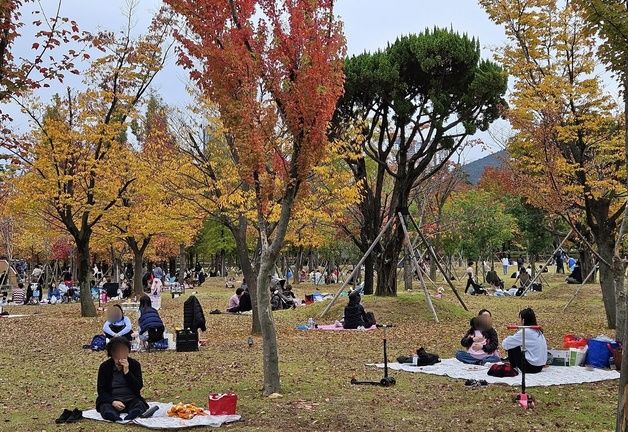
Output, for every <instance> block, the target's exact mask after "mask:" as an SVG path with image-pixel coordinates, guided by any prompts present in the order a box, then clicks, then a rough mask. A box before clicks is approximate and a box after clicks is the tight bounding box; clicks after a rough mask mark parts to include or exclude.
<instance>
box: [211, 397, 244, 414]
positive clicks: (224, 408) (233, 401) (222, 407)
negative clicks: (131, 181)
mask: <svg viewBox="0 0 628 432" xmlns="http://www.w3.org/2000/svg"><path fill="white" fill-rule="evenodd" d="M237 405H238V395H236V394H235V393H225V394H210V395H209V400H208V402H207V407H208V408H209V413H210V414H211V415H216V416H217V415H234V414H235V413H236V411H237Z"/></svg>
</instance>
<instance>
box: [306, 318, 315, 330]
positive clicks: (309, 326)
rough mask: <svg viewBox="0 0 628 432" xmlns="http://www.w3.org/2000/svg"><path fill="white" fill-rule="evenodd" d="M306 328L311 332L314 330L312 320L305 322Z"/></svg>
mask: <svg viewBox="0 0 628 432" xmlns="http://www.w3.org/2000/svg"><path fill="white" fill-rule="evenodd" d="M307 328H309V329H310V330H312V329H313V328H314V318H308V320H307Z"/></svg>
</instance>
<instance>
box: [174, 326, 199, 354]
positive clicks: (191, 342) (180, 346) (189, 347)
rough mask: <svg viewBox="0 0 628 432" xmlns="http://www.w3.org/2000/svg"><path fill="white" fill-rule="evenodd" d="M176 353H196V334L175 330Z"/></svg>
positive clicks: (189, 331)
mask: <svg viewBox="0 0 628 432" xmlns="http://www.w3.org/2000/svg"><path fill="white" fill-rule="evenodd" d="M176 346H177V352H190V351H198V333H196V332H193V331H191V330H187V329H186V330H177V345H176Z"/></svg>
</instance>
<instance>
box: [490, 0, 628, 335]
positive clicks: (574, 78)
mask: <svg viewBox="0 0 628 432" xmlns="http://www.w3.org/2000/svg"><path fill="white" fill-rule="evenodd" d="M480 3H481V4H482V5H483V6H484V8H485V9H486V10H487V12H488V14H489V16H490V17H491V19H492V20H493V21H495V22H496V23H497V24H500V25H503V26H504V28H505V30H506V35H507V36H508V39H509V42H508V44H507V45H506V46H505V47H504V48H503V49H501V50H500V51H499V53H498V58H499V59H500V60H501V61H502V62H503V63H504V64H505V65H506V66H507V67H508V68H509V72H510V73H511V74H512V75H513V76H514V77H515V78H516V81H515V84H514V90H513V94H512V98H511V109H509V110H508V113H507V116H508V119H509V120H510V122H511V124H512V126H513V128H514V129H515V132H516V134H515V135H514V137H513V138H512V139H511V141H510V143H509V145H508V150H509V153H510V154H511V155H512V157H513V160H514V161H515V163H516V166H518V171H519V174H520V175H521V176H522V178H524V179H526V180H525V181H522V182H521V185H522V190H523V191H524V193H525V194H526V197H527V199H528V201H529V202H530V204H532V205H535V206H537V207H541V208H545V209H546V210H549V211H552V212H554V213H555V214H559V215H562V216H563V217H564V218H565V220H566V221H567V222H568V223H569V224H570V225H571V226H572V228H576V221H577V220H583V222H584V224H585V225H586V227H587V228H588V229H589V230H590V232H591V234H592V236H593V239H594V241H595V246H596V247H595V249H596V250H594V251H593V252H594V253H596V254H597V256H598V258H599V263H600V284H601V288H602V295H603V299H604V306H605V310H606V316H607V322H608V326H609V327H610V328H615V327H616V325H617V329H618V332H617V335H618V338H619V339H620V340H623V337H624V335H623V327H624V320H625V308H624V307H623V272H621V275H618V274H617V275H616V274H614V273H616V271H614V270H613V267H612V262H613V253H614V251H615V246H616V238H617V232H618V226H619V223H620V221H621V219H622V215H623V212H624V203H625V194H626V185H625V175H626V172H625V170H626V165H625V159H624V156H623V150H624V125H623V119H622V118H621V117H620V115H619V112H618V110H617V106H615V104H614V103H613V100H612V98H609V97H608V95H607V94H606V93H605V92H604V90H603V86H602V83H601V78H600V77H599V76H598V75H596V73H595V66H596V58H597V57H596V39H595V30H594V28H593V27H592V26H591V25H589V24H588V23H587V21H586V20H585V19H584V16H583V13H582V11H581V9H580V8H579V7H578V4H577V3H575V2H558V1H555V0H534V1H527V2H522V1H515V2H511V1H505V0H482V1H481V2H480ZM576 231H577V232H580V230H576ZM582 237H583V240H585V241H586V238H584V236H582ZM616 279H621V285H622V286H621V288H618V289H617V290H616V287H615V283H614V281H615V280H616ZM616 295H622V300H619V301H618V300H616Z"/></svg>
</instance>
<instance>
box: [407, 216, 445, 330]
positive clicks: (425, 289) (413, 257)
mask: <svg viewBox="0 0 628 432" xmlns="http://www.w3.org/2000/svg"><path fill="white" fill-rule="evenodd" d="M397 215H398V216H399V222H400V223H401V228H402V229H403V234H404V236H405V238H406V247H407V248H408V249H409V252H410V257H411V258H412V262H413V263H414V266H415V268H416V272H417V273H418V274H419V279H420V280H421V286H422V287H423V292H424V293H425V301H426V302H427V306H428V307H429V308H430V310H431V311H432V314H433V315H434V321H436V322H438V315H436V309H434V305H433V304H432V298H431V297H430V292H429V291H428V290H427V287H426V286H425V281H424V280H423V274H422V273H421V268H420V267H419V263H418V261H417V260H416V255H414V250H412V242H411V241H410V235H409V234H408V229H407V228H406V222H405V221H404V220H403V214H401V212H399V213H397Z"/></svg>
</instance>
